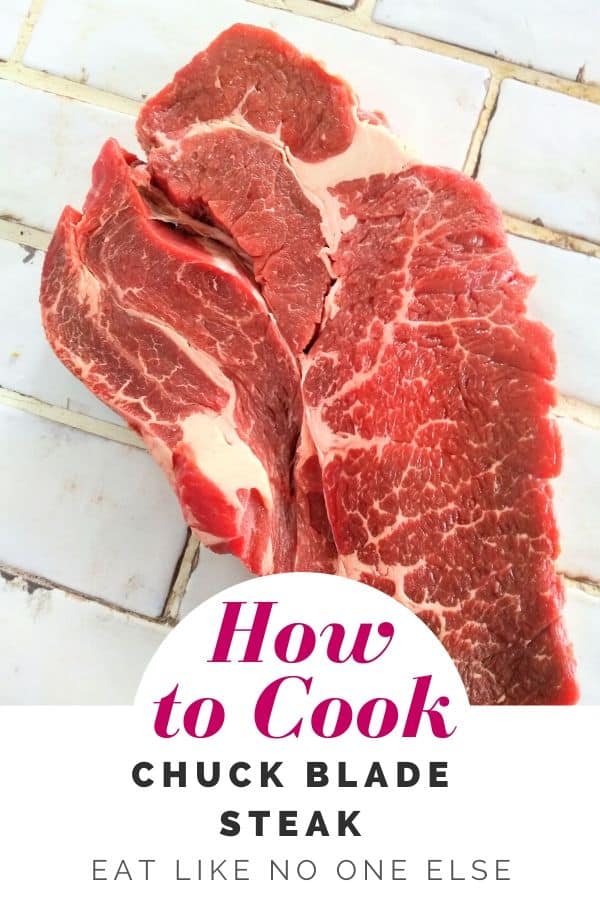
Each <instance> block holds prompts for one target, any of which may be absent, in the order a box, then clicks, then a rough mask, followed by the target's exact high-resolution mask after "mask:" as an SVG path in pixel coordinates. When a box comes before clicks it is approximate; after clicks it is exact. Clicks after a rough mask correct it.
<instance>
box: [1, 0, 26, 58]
mask: <svg viewBox="0 0 600 900" xmlns="http://www.w3.org/2000/svg"><path fill="white" fill-rule="evenodd" d="M29 4H30V0H2V3H0V59H8V57H9V56H10V54H11V53H12V51H13V50H14V48H15V44H16V42H17V37H18V34H19V29H20V27H21V24H22V22H23V20H24V18H25V16H26V15H27V10H28V9H29Z"/></svg>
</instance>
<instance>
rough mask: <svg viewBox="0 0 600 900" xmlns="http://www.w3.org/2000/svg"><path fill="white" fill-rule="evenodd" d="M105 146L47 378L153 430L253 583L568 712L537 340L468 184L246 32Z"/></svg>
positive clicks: (73, 241)
mask: <svg viewBox="0 0 600 900" xmlns="http://www.w3.org/2000/svg"><path fill="white" fill-rule="evenodd" d="M138 134H139V138H140V142H141V144H142V146H143V147H144V150H145V151H146V153H147V162H146V163H142V162H140V161H139V160H136V159H135V158H134V157H132V156H131V155H130V154H128V153H127V152H125V151H123V150H122V149H121V148H120V147H119V146H118V145H117V144H116V143H115V142H114V141H110V142H108V143H107V144H106V145H105V147H104V148H103V149H102V151H101V153H100V156H99V159H98V161H97V163H96V165H95V168H94V175H93V185H92V188H91V190H90V193H89V195H88V198H87V201H86V204H85V207H84V210H83V214H79V213H77V212H76V211H74V210H72V209H70V208H67V209H66V210H65V211H64V213H63V215H62V218H61V220H60V223H59V225H58V228H57V230H56V233H55V235H54V238H53V241H52V244H51V247H50V249H49V252H48V255H47V258H46V265H45V269H44V276H43V284H42V295H41V302H42V311H43V319H44V325H45V328H46V333H47V335H48V338H49V340H50V342H51V344H52V346H53V347H54V349H55V351H56V353H57V355H58V356H59V357H60V359H61V360H62V361H63V363H64V364H65V365H66V366H67V367H68V368H69V369H71V371H72V372H74V373H75V374H76V375H77V376H78V377H79V378H81V379H82V380H83V381H84V382H85V383H86V384H87V385H88V387H90V388H91V389H92V390H93V391H94V392H95V393H96V394H97V395H98V396H99V397H100V398H101V399H102V400H104V401H105V402H106V403H108V404H109V405H110V406H111V407H112V408H113V409H115V410H117V411H118V412H119V413H120V414H121V415H123V416H124V417H125V419H126V420H127V421H128V422H129V423H130V425H131V426H132V427H133V428H135V429H136V431H138V432H139V434H140V435H141V436H142V437H143V439H144V440H145V442H146V444H147V445H148V447H149V449H150V451H151V452H152V453H153V454H154V456H155V457H156V459H157V460H158V462H159V463H160V464H161V466H162V467H163V469H164V470H165V472H166V473H167V475H168V477H169V478H170V479H171V482H172V484H173V487H174V489H175V490H176V492H177V494H178V497H179V500H180V503H181V507H182V510H183V512H184V515H185V517H186V520H187V521H188V523H189V524H190V526H191V527H192V529H193V530H194V532H195V533H196V534H197V535H198V536H199V538H200V540H201V541H202V542H203V543H204V544H205V545H206V546H208V547H210V548H211V549H213V550H215V551H217V552H229V553H234V554H236V555H237V556H239V557H240V559H241V560H242V561H243V562H244V563H245V564H246V565H247V566H248V568H249V569H250V570H251V571H253V572H255V573H257V574H268V573H270V572H277V571H289V570H294V569H296V570H312V571H322V572H331V573H337V574H341V575H345V576H347V577H350V578H355V579H359V580H361V581H363V582H365V583H367V584H370V585H373V586H375V587H377V588H379V589H381V590H382V591H385V592H386V593H388V594H390V595H391V596H393V597H395V598H396V599H398V600H399V601H400V602H402V603H404V604H405V605H407V606H408V607H409V608H410V609H411V610H413V611H414V612H415V613H416V614H417V615H418V616H420V617H421V618H422V619H423V621H425V622H426V623H427V624H428V625H429V627H430V628H431V629H432V630H433V631H434V632H435V633H436V634H437V635H438V636H439V638H440V640H441V641H442V642H443V644H444V646H445V647H446V648H447V650H448V652H449V653H450V655H451V656H452V658H453V659H454V661H455V663H456V665H457V667H458V669H459V671H460V673H461V676H462V678H463V680H464V683H465V685H466V687H467V690H468V693H469V696H470V699H471V702H472V703H493V704H500V703H519V704H528V703H572V702H575V700H576V699H577V686H576V682H575V678H574V662H573V657H572V653H571V648H570V645H569V642H568V640H567V637H566V635H565V632H564V629H563V625H562V622H561V607H562V604H563V588H562V584H561V581H560V578H559V577H558V575H557V574H556V571H555V566H554V562H555V559H556V557H557V554H558V533H557V529H556V524H555V520H554V515H553V509H552V491H551V487H550V484H549V479H551V478H553V477H554V476H555V475H557V473H558V472H559V470H560V465H561V451H560V441H559V436H558V433H557V429H556V426H555V424H554V422H553V421H552V419H551V418H549V415H548V413H549V410H550V407H551V406H552V404H553V402H554V397H555V395H554V388H553V387H552V384H551V380H552V378H553V375H554V368H555V359H554V353H553V349H552V340H551V335H550V334H549V333H548V331H547V330H546V329H545V328H544V327H543V326H542V325H540V324H538V323H536V322H532V321H531V320H529V319H528V318H527V317H526V307H525V302H526V297H527V293H528V291H529V288H530V285H531V280H530V279H529V278H527V277H526V276H524V275H523V274H522V273H521V272H520V270H519V267H518V265H517V263H516V261H515V259H514V257H513V255H512V253H511V252H510V250H509V249H508V248H507V245H506V238H505V234H504V232H503V229H502V222H501V217H500V214H499V212H498V210H497V209H496V207H495V206H494V204H493V203H492V201H491V200H490V198H489V196H488V195H487V194H486V192H485V191H484V189H483V188H482V187H481V186H480V185H478V184H477V183H476V182H474V181H473V180H471V179H470V178H467V177H465V176H463V175H461V174H460V173H458V172H454V171H452V170H449V169H444V168H440V167H434V166H425V165H422V164H420V163H419V162H418V161H415V160H414V159H411V158H410V157H409V156H408V155H407V153H406V151H405V150H404V148H403V146H402V145H401V143H400V142H399V140H398V139H397V138H396V137H395V136H394V135H393V134H392V133H391V132H390V131H389V129H388V128H387V127H386V125H385V123H384V122H383V121H382V117H381V116H379V115H370V114H368V113H365V112H363V111H362V110H361V109H360V106H359V103H358V100H357V98H356V96H355V95H354V93H353V91H352V90H351V88H350V87H349V86H348V85H347V84H346V83H345V82H343V81H342V80H340V79H338V78H335V77H333V76H332V75H330V74H329V73H327V72H326V70H325V69H324V68H323V67H322V66H321V65H319V64H318V63H316V62H315V61H314V60H312V59H310V58H308V57H306V56H303V55H301V54H300V53H299V52H298V51H297V50H296V49H295V48H294V47H292V46H291V45H290V44H288V43H287V42H285V41H284V40H282V39H281V38H280V37H279V36H278V35H276V34H274V33H272V32H269V31H265V30H262V29H258V28H253V27H250V26H246V25H237V26H234V27H233V28H231V29H229V30H228V31H226V32H224V33H223V34H222V35H220V36H219V37H218V38H217V39H216V40H215V41H214V42H213V44H211V45H210V47H209V48H208V49H207V50H206V51H204V52H202V53H200V54H198V56H196V57H195V58H194V59H193V60H192V61H191V63H190V64H189V65H188V66H186V67H185V68H184V69H182V70H181V71H180V72H178V73H177V75H176V76H175V78H174V80H173V82H172V83H171V84H169V85H168V86H167V87H165V88H164V90H162V91H161V92H160V93H159V94H158V95H157V96H156V97H154V98H152V99H151V100H149V101H148V102H147V103H146V105H145V106H144V107H143V109H142V111H141V114H140V117H139V120H138Z"/></svg>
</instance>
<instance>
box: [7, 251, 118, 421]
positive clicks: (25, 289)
mask: <svg viewBox="0 0 600 900" xmlns="http://www.w3.org/2000/svg"><path fill="white" fill-rule="evenodd" d="M43 258H44V254H43V253H42V252H41V251H39V250H37V251H36V250H33V249H31V248H24V247H22V246H21V245H20V244H12V243H10V242H9V241H2V240H0V279H1V281H2V290H1V291H0V321H1V322H2V328H0V385H1V386H2V387H5V388H9V389H10V390H12V391H18V392H19V393H21V394H27V395H28V396H30V397H37V398H38V399H40V400H45V401H46V402H47V403H52V404H53V405H54V406H62V407H65V408H66V409H72V410H74V411H75V412H80V413H87V414H88V415H90V416H95V417H96V418H98V419H104V420H105V421H108V422H117V423H120V424H124V423H123V419H121V418H120V416H117V415H116V414H115V413H113V412H112V410H110V409H109V408H108V407H107V406H105V405H104V404H103V403H101V402H100V401H99V400H97V399H96V398H95V397H94V395H93V394H92V393H91V392H90V391H88V390H87V389H86V388H85V387H84V386H83V385H82V384H81V382H80V381H78V380H77V379H76V378H75V377H74V376H73V375H71V374H70V373H69V372H68V371H67V369H65V367H64V366H63V365H62V364H61V363H60V362H59V361H58V360H57V359H56V357H55V356H54V354H53V353H52V350H51V349H50V346H49V344H48V342H47V341H46V337H45V335H44V331H43V328H42V324H41V319H40V310H39V302H38V293H39V282H40V274H41V270H42V264H43Z"/></svg>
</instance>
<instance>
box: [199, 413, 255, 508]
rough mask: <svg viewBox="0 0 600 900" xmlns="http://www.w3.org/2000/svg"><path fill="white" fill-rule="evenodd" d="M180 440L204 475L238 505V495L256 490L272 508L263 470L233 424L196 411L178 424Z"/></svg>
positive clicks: (218, 417) (224, 419)
mask: <svg viewBox="0 0 600 900" xmlns="http://www.w3.org/2000/svg"><path fill="white" fill-rule="evenodd" d="M181 428H182V432H183V441H184V442H185V443H186V444H187V445H188V447H189V448H190V449H191V450H192V452H193V454H194V459H195V460H196V463H197V465H198V468H199V469H201V471H202V473H203V475H205V477H206V478H208V479H209V480H210V481H212V482H213V483H214V484H216V485H218V486H219V487H220V488H221V490H222V491H223V493H224V494H225V495H226V496H229V499H230V502H231V503H232V504H233V505H234V506H237V505H238V504H239V500H238V499H237V492H238V491H241V490H252V489H255V490H257V491H258V493H259V494H260V495H261V497H262V498H263V500H264V501H265V504H266V506H267V507H268V508H270V507H271V506H272V505H273V496H272V493H271V484H270V481H269V476H268V474H267V472H266V469H265V467H264V466H263V464H262V463H261V461H260V460H259V458H258V457H257V456H256V454H255V453H254V452H253V451H252V450H251V448H250V447H249V446H248V444H245V443H244V442H243V441H242V440H240V437H239V435H238V434H237V431H236V429H235V427H234V426H233V425H230V424H229V423H228V422H227V419H226V418H223V417H222V416H217V415H213V414H211V413H208V412H197V413H194V414H193V415H191V416H188V418H187V419H184V420H183V422H182V424H181Z"/></svg>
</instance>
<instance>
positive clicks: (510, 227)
mask: <svg viewBox="0 0 600 900" xmlns="http://www.w3.org/2000/svg"><path fill="white" fill-rule="evenodd" d="M502 219H503V222H504V230H505V231H507V232H508V234H512V235H514V236H515V237H524V238H529V240H532V241H537V242H538V243H540V244H550V245H551V246H553V247H560V248H561V249H563V250H572V251H573V252H575V253H582V254H584V255H585V256H594V257H596V258H597V259H600V243H596V242H595V241H590V240H588V239H587V238H582V237H579V236H578V235H576V234H569V233H568V232H566V231H557V230H556V229H555V228H550V227H549V226H548V225H540V224H539V223H536V222H530V221H528V220H527V219H520V218H519V217H518V216H512V215H510V213H505V212H503V213H502Z"/></svg>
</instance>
